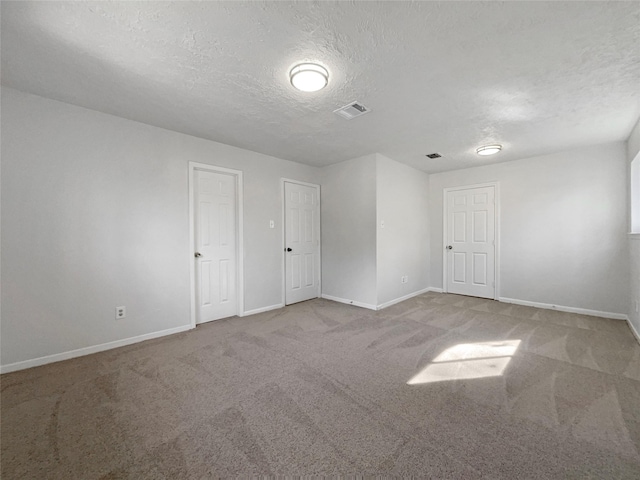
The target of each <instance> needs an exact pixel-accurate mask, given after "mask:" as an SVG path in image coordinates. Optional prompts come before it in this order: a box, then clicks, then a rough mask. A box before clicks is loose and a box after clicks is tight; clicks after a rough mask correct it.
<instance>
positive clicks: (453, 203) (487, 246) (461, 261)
mask: <svg viewBox="0 0 640 480" xmlns="http://www.w3.org/2000/svg"><path fill="white" fill-rule="evenodd" d="M446 199H447V204H446V211H447V214H446V215H447V227H446V232H445V233H446V238H445V268H446V272H447V275H446V277H447V281H446V288H447V292H449V293H458V294H461V295H471V296H474V297H484V298H495V280H496V265H495V255H496V253H495V248H496V247H495V240H496V215H495V212H496V204H495V199H496V194H495V187H494V186H486V187H478V188H469V189H462V190H451V191H448V192H447V195H446Z"/></svg>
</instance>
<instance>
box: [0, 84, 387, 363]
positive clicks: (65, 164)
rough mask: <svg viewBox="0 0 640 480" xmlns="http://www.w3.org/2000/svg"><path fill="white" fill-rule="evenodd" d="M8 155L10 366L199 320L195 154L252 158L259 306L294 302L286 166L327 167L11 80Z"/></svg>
mask: <svg viewBox="0 0 640 480" xmlns="http://www.w3.org/2000/svg"><path fill="white" fill-rule="evenodd" d="M1 154H2V189H1V192H2V257H1V265H2V325H1V330H0V333H1V337H2V339H1V359H0V361H1V364H2V365H3V366H6V365H8V364H12V363H14V362H22V361H26V360H32V359H36V358H38V357H43V356H47V355H53V354H60V353H62V352H68V351H71V350H75V349H80V348H84V347H89V346H94V345H100V344H104V343H106V342H113V341H118V340H122V339H127V338H131V337H136V336H140V335H145V334H149V333H153V332H159V331H163V330H167V329H176V328H180V327H186V326H187V325H188V323H189V308H190V294H189V262H190V261H192V252H191V248H190V246H189V231H188V229H189V221H188V162H189V161H196V162H202V163H208V164H212V165H219V166H224V167H230V168H235V169H239V170H243V171H244V187H245V197H244V213H245V222H244V233H245V235H244V238H245V245H244V248H245V250H244V251H245V261H244V264H245V272H244V278H245V310H252V309H256V308H261V307H267V306H271V305H277V304H280V303H281V295H282V292H281V285H282V278H281V276H282V274H281V271H282V267H281V265H282V246H283V243H282V229H281V228H280V226H279V222H280V219H281V218H282V213H281V208H282V199H281V191H280V178H281V177H287V178H292V179H298V180H302V181H307V182H314V183H318V170H317V169H315V168H313V167H308V166H305V165H302V164H297V163H293V162H288V161H284V160H279V159H276V158H273V157H268V156H265V155H261V154H258V153H255V152H250V151H246V150H242V149H238V148H234V147H230V146H227V145H222V144H219V143H215V142H211V141H207V140H202V139H198V138H195V137H190V136H187V135H183V134H179V133H175V132H171V131H167V130H163V129H160V128H156V127H151V126H149V125H144V124H141V123H137V122H132V121H129V120H124V119H122V118H118V117H114V116H111V115H106V114H102V113H98V112H95V111H92V110H87V109H84V108H79V107H75V106H72V105H68V104H65V103H60V102H56V101H53V100H48V99H45V98H41V97H37V96H33V95H28V94H25V93H22V92H19V91H16V90H13V89H9V88H4V87H3V88H2V150H1ZM270 219H273V220H275V221H276V228H275V229H270V228H269V220H270ZM374 221H375V220H374ZM374 238H375V236H374ZM119 305H125V306H126V307H127V318H126V319H124V320H119V321H116V320H115V319H114V316H115V307H116V306H119Z"/></svg>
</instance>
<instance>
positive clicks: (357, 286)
mask: <svg viewBox="0 0 640 480" xmlns="http://www.w3.org/2000/svg"><path fill="white" fill-rule="evenodd" d="M321 208H322V214H321V218H322V293H323V295H327V296H329V297H335V298H339V299H342V300H347V301H353V302H354V304H356V305H357V304H362V305H364V306H367V307H369V308H371V307H375V305H376V297H377V294H376V155H375V154H373V155H367V156H364V157H360V158H355V159H353V160H348V161H346V162H342V163H339V164H336V165H331V166H329V167H325V168H324V169H322V201H321Z"/></svg>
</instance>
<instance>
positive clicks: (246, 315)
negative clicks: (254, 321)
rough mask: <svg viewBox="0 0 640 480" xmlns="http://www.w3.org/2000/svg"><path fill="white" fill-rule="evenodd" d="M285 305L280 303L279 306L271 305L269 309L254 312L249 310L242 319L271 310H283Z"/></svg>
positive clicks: (263, 308) (259, 309)
mask: <svg viewBox="0 0 640 480" xmlns="http://www.w3.org/2000/svg"><path fill="white" fill-rule="evenodd" d="M283 307H284V303H278V304H277V305H270V306H268V307H261V308H254V309H253V310H247V311H245V312H244V313H243V314H242V315H239V316H240V317H248V316H249V315H255V314H256V313H263V312H268V311H269V310H277V309H279V308H283Z"/></svg>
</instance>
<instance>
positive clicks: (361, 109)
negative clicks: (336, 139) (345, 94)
mask: <svg viewBox="0 0 640 480" xmlns="http://www.w3.org/2000/svg"><path fill="white" fill-rule="evenodd" d="M369 111H370V110H369V109H368V108H367V107H365V106H364V105H362V104H361V103H358V102H351V103H350V104H349V105H345V106H344V107H341V108H339V109H337V110H334V111H333V113H335V114H337V115H340V116H341V117H342V118H346V119H347V120H351V119H352V118H356V117H359V116H360V115H364V114H365V113H369Z"/></svg>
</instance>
